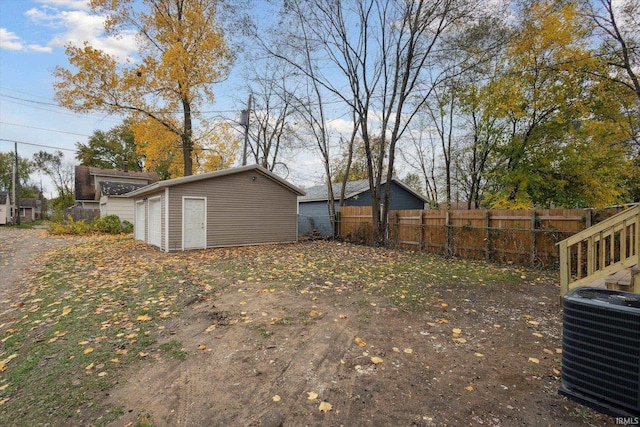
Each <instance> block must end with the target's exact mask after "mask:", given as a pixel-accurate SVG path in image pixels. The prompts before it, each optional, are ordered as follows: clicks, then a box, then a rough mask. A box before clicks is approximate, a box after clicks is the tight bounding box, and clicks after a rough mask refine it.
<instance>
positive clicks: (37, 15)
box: [25, 0, 137, 62]
mask: <svg viewBox="0 0 640 427" xmlns="http://www.w3.org/2000/svg"><path fill="white" fill-rule="evenodd" d="M43 3H44V2H43ZM46 3H47V5H45V6H43V7H40V8H32V9H30V10H28V11H27V12H26V13H25V15H26V16H27V17H28V18H29V19H31V20H32V22H34V23H36V24H38V25H42V26H47V27H50V28H52V29H53V33H52V37H51V40H50V41H49V43H48V46H50V47H61V48H64V47H65V46H67V45H68V44H71V45H74V46H83V45H84V44H85V42H86V43H88V44H89V45H91V46H92V47H94V48H96V49H99V50H102V51H104V52H106V53H107V54H109V55H113V56H115V57H116V58H117V59H118V60H119V61H121V62H124V61H126V60H131V59H132V55H133V53H134V52H136V51H137V44H136V39H135V33H134V32H125V33H123V34H121V35H120V36H119V37H114V36H106V35H105V34H104V21H105V18H104V17H103V16H99V15H94V14H91V13H90V12H89V11H88V10H86V8H82V7H81V8H79V9H73V10H61V9H58V8H56V7H50V6H49V5H55V6H60V7H63V6H64V7H72V6H73V5H74V4H78V5H79V6H82V5H83V4H84V5H85V6H86V2H80V1H69V0H66V1H65V0H48V1H46Z"/></svg>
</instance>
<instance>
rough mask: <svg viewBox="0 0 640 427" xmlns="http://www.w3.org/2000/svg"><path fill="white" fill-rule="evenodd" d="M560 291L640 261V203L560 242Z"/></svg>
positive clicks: (584, 283) (589, 281)
mask: <svg viewBox="0 0 640 427" xmlns="http://www.w3.org/2000/svg"><path fill="white" fill-rule="evenodd" d="M558 246H559V249H560V293H561V296H562V295H564V294H565V293H567V292H568V291H569V289H572V288H575V287H577V286H581V285H586V284H589V283H591V282H593V281H595V280H597V279H601V278H604V277H606V276H609V275H611V274H614V273H616V272H617V271H619V270H622V269H624V268H630V267H633V266H635V265H637V264H638V255H639V254H640V205H636V206H634V207H632V208H629V209H627V210H624V211H622V212H620V213H618V214H616V215H614V216H612V217H611V218H608V219H606V220H604V221H602V222H600V223H598V224H596V225H594V226H593V227H590V228H587V229H586V230H584V231H581V232H580V233H577V234H574V235H573V236H571V237H569V238H568V239H565V240H563V241H561V242H559V243H558Z"/></svg>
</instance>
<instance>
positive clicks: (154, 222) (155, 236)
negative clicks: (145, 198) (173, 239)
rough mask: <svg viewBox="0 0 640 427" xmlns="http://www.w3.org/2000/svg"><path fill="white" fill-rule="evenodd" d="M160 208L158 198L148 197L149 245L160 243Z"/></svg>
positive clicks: (159, 245) (158, 244)
mask: <svg viewBox="0 0 640 427" xmlns="http://www.w3.org/2000/svg"><path fill="white" fill-rule="evenodd" d="M161 216H162V215H161V210H160V198H159V197H158V198H155V199H149V240H148V243H149V244H150V245H155V246H157V247H161V244H162V220H161Z"/></svg>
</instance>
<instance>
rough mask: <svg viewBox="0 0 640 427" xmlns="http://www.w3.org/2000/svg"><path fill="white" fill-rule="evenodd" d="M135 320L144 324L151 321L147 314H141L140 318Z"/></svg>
mask: <svg viewBox="0 0 640 427" xmlns="http://www.w3.org/2000/svg"><path fill="white" fill-rule="evenodd" d="M136 320H138V321H140V322H146V321H149V320H151V316H149V315H148V314H141V315H140V316H138V317H136Z"/></svg>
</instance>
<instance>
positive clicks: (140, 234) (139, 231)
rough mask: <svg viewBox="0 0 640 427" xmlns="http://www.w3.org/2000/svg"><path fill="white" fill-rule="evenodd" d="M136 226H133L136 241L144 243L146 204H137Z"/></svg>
mask: <svg viewBox="0 0 640 427" xmlns="http://www.w3.org/2000/svg"><path fill="white" fill-rule="evenodd" d="M135 222H136V224H135V225H134V226H133V234H134V237H135V239H136V240H142V241H144V233H145V231H146V230H145V224H146V218H145V215H144V202H137V203H136V217H135Z"/></svg>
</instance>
